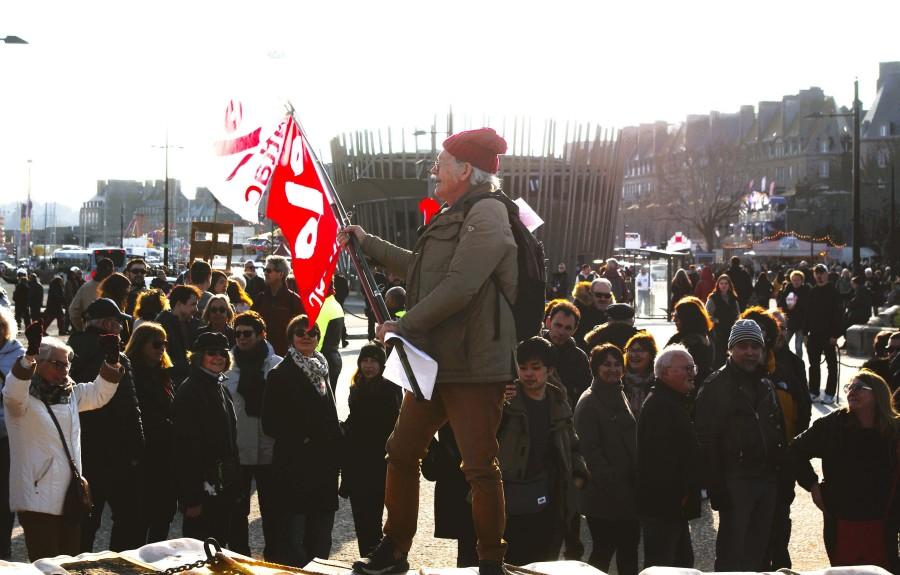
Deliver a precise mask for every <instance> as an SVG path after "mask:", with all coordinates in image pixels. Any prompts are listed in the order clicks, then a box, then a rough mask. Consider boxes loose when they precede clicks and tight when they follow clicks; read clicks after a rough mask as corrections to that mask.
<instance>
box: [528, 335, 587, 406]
mask: <svg viewBox="0 0 900 575" xmlns="http://www.w3.org/2000/svg"><path fill="white" fill-rule="evenodd" d="M541 337H543V338H544V339H546V340H547V341H549V342H550V343H551V344H552V345H553V348H554V349H555V350H556V372H555V375H551V376H550V378H551V381H553V380H554V378H555V379H556V380H558V381H554V383H558V384H559V385H558V387H560V388H561V389H562V390H563V391H565V392H566V399H568V401H569V407H571V408H572V409H573V410H574V409H575V404H576V403H577V402H578V398H579V397H581V394H582V393H584V390H585V389H587V388H588V387H589V386H590V385H591V379H592V378H593V376H592V375H591V364H590V361H588V357H587V354H586V353H584V350H582V349H581V348H580V347H578V346H577V345H576V344H575V339H574V338H571V337H570V338H569V340H568V341H567V342H566V343H564V344H563V345H556V344H553V342H552V341H551V340H550V332H549V331H547V330H544V331H542V332H541Z"/></svg>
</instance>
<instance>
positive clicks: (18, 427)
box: [3, 322, 122, 561]
mask: <svg viewBox="0 0 900 575" xmlns="http://www.w3.org/2000/svg"><path fill="white" fill-rule="evenodd" d="M41 331H42V328H41V325H40V323H39V322H35V323H32V324H31V325H29V326H28V328H26V330H25V336H26V337H27V338H28V349H27V350H26V352H25V355H24V356H23V357H22V358H21V359H20V360H19V361H17V362H16V363H15V364H13V367H12V371H11V372H10V374H9V375H8V376H7V378H6V385H5V386H4V388H3V404H4V408H5V411H6V427H7V431H8V432H9V448H10V468H11V470H12V471H11V473H10V487H9V502H10V509H11V510H13V511H17V512H18V514H19V523H21V525H22V528H23V529H24V530H25V544H26V545H27V547H28V558H29V560H31V561H36V560H38V559H41V558H43V557H54V556H56V555H61V554H65V555H76V554H77V553H78V548H79V542H80V531H81V529H80V521H81V518H80V517H72V518H69V517H63V501H64V499H65V495H66V490H67V489H68V487H69V483H70V482H71V480H72V470H71V467H70V464H69V459H68V457H67V456H66V451H65V449H64V448H63V444H62V438H61V437H60V434H59V431H57V429H56V425H55V424H54V423H53V419H52V418H51V417H50V410H52V412H53V415H55V416H56V420H57V421H58V422H59V425H60V427H61V428H62V433H63V435H64V436H65V440H66V445H67V447H68V449H69V452H70V453H71V454H72V458H73V459H74V460H75V466H76V468H77V469H78V470H79V472H81V424H80V421H79V416H78V414H79V412H81V411H88V410H91V409H97V408H99V407H102V406H103V405H105V404H106V403H107V402H108V401H109V400H110V399H111V398H112V396H113V395H114V394H115V392H116V384H118V383H119V379H121V376H122V367H121V366H120V365H119V360H118V353H119V350H118V348H119V337H118V336H116V335H105V336H101V338H100V339H101V345H102V346H103V347H104V349H105V350H106V351H107V355H106V357H107V361H106V363H104V364H103V366H102V367H101V368H100V374H99V375H98V376H97V379H95V380H94V381H93V383H75V382H74V381H73V380H72V378H70V377H69V365H70V362H71V359H72V349H71V348H70V347H69V346H67V345H65V344H64V343H62V342H61V341H59V340H57V339H54V338H44V339H43V341H42V338H41Z"/></svg>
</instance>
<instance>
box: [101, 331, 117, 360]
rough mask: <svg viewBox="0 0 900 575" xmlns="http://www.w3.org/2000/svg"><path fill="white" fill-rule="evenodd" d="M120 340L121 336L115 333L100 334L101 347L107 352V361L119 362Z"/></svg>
mask: <svg viewBox="0 0 900 575" xmlns="http://www.w3.org/2000/svg"><path fill="white" fill-rule="evenodd" d="M119 341H120V340H119V336H118V335H116V334H114V333H104V334H102V335H101V336H100V349H102V350H103V353H104V354H106V363H108V364H110V365H115V364H117V363H119Z"/></svg>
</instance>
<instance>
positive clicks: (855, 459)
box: [790, 409, 900, 520]
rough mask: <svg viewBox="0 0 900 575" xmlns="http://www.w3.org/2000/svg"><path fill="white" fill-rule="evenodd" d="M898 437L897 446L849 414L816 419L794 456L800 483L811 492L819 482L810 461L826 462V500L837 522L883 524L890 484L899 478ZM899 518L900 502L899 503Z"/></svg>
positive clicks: (795, 445)
mask: <svg viewBox="0 0 900 575" xmlns="http://www.w3.org/2000/svg"><path fill="white" fill-rule="evenodd" d="M897 441H898V439H897V434H896V432H895V434H894V437H893V439H892V440H888V439H886V438H884V437H883V436H881V435H880V433H879V432H878V430H877V429H863V428H861V427H860V426H859V424H858V423H857V421H856V416H855V415H853V414H851V413H850V412H849V411H847V410H845V409H841V410H837V411H832V412H831V413H829V414H828V415H826V416H825V417H820V418H819V419H817V420H816V421H815V422H814V423H813V424H812V427H810V428H809V429H808V430H806V431H804V432H803V433H801V434H800V435H798V436H797V437H795V438H794V441H793V443H791V448H790V455H791V462H792V463H793V465H794V469H795V472H796V474H797V483H799V484H800V486H801V487H803V488H804V489H806V490H807V491H809V490H810V489H811V488H812V486H813V485H814V484H815V483H816V482H817V481H818V480H819V478H818V476H816V473H815V471H814V470H813V468H812V465H810V463H809V461H810V459H814V458H819V459H821V460H822V481H823V485H822V498H823V500H824V502H825V510H826V512H827V513H828V515H829V516H831V517H834V518H837V519H851V520H865V519H880V518H884V517H886V516H887V515H888V508H887V504H888V500H889V498H890V493H891V483H892V481H893V479H894V477H895V475H896V473H897V464H898V463H897V448H896V445H897ZM891 513H893V516H894V517H897V516H898V513H900V502H898V498H897V496H895V497H894V501H893V505H892V511H891Z"/></svg>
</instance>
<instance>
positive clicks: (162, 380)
mask: <svg viewBox="0 0 900 575" xmlns="http://www.w3.org/2000/svg"><path fill="white" fill-rule="evenodd" d="M131 365H132V368H133V370H134V373H133V377H134V389H135V391H136V392H137V398H138V403H139V404H140V406H141V421H142V422H143V424H144V440H145V446H146V447H145V449H144V459H145V461H146V462H147V463H148V464H152V463H155V464H158V465H162V466H164V467H165V468H167V469H171V465H172V463H173V460H172V457H173V453H172V452H173V445H174V443H173V442H174V438H175V423H174V410H173V406H172V403H173V401H174V399H175V398H174V396H171V395H169V394H168V393H167V392H166V384H167V383H168V384H169V385H170V386H171V380H170V378H169V374H168V373H167V372H166V370H165V369H163V368H161V367H152V366H149V365H146V364H145V363H143V362H142V361H140V360H134V361H132V363H131Z"/></svg>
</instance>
